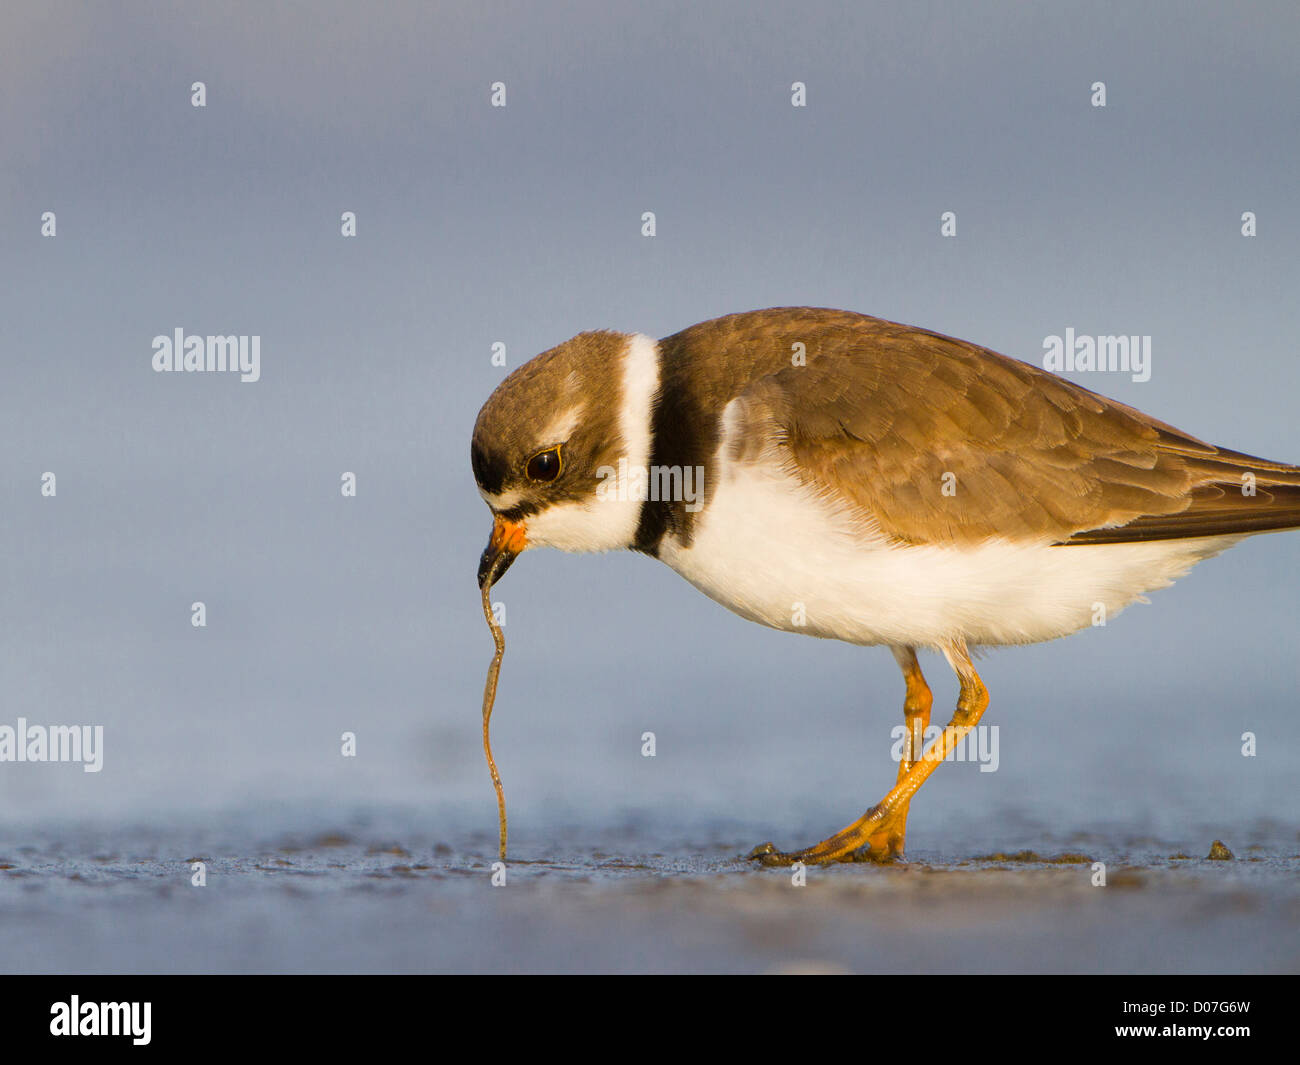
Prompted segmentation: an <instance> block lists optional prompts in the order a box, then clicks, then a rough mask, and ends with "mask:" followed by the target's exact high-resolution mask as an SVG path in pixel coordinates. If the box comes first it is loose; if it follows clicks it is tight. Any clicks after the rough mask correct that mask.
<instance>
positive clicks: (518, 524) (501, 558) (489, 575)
mask: <svg viewBox="0 0 1300 1065" xmlns="http://www.w3.org/2000/svg"><path fill="white" fill-rule="evenodd" d="M527 546H528V537H527V536H526V535H525V530H524V523H523V522H522V521H511V520H510V519H509V518H503V517H502V516H501V515H500V514H497V515H495V517H494V520H493V522H492V536H491V538H490V539H489V540H488V545H487V547H485V548H484V549H483V557H482V558H481V559H479V563H478V586H479V587H480V588H491V587H492V585H494V584H495V583H496V582H497V581H498V580H499V579H500V577H501V575H502V574H503V573H505V571H506V570H508V569H509V568H510V563H512V562H513V561H514V560H515V556H516V555H518V554H519V552H520V551H522V550H523V549H524V548H525V547H527Z"/></svg>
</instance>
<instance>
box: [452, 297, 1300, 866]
mask: <svg viewBox="0 0 1300 1065" xmlns="http://www.w3.org/2000/svg"><path fill="white" fill-rule="evenodd" d="M471 457H472V462H473V469H474V477H475V480H476V481H477V482H478V487H479V491H480V492H481V493H482V495H483V498H484V499H485V500H487V503H488V505H489V506H490V507H491V508H492V513H493V517H494V521H493V526H492V536H491V539H490V541H489V543H488V546H487V549H486V550H485V551H484V552H483V557H482V560H481V562H480V564H479V571H478V578H479V584H480V586H483V585H484V584H489V585H490V584H491V582H492V581H494V580H496V579H497V578H498V577H499V576H500V575H501V574H502V573H504V572H505V570H506V568H507V567H508V566H509V565H510V563H511V562H512V561H513V560H514V558H515V556H516V555H518V554H519V553H520V552H521V551H523V550H525V549H526V548H529V547H557V548H560V549H561V550H564V551H609V550H612V549H615V548H631V549H632V550H634V551H640V552H643V553H645V554H648V555H652V556H653V557H655V558H658V559H660V560H661V561H662V562H665V563H666V564H667V565H669V566H671V567H672V568H673V569H674V570H676V571H677V572H678V573H680V574H681V575H682V576H683V577H685V578H686V579H687V580H688V581H690V582H691V583H692V584H694V585H695V586H696V587H697V588H699V589H700V590H701V591H702V592H704V593H705V595H708V596H709V597H710V598H712V599H715V600H716V601H717V602H719V603H721V604H722V605H723V606H725V607H727V608H728V609H730V610H733V611H735V612H736V613H737V614H739V615H741V616H742V617H745V618H749V619H750V620H752V621H757V622H760V623H761V624H764V625H769V626H771V627H773V628H776V629H783V630H786V631H789V632H801V633H806V634H808V635H812V636H821V637H827V638H833V639H837V640H845V641H847V642H849V643H856V644H884V645H886V646H888V647H889V648H890V649H891V650H892V651H893V653H894V657H895V658H896V659H897V660H898V663H899V665H900V666H901V668H902V671H903V677H904V680H905V682H906V696H905V699H904V703H903V715H904V721H905V723H906V725H907V726H908V728H907V737H908V739H907V740H906V741H905V742H904V744H903V752H902V755H903V756H902V759H901V764H900V765H899V770H898V779H897V783H896V784H895V786H894V788H893V789H892V790H890V791H889V793H888V794H887V795H886V796H885V797H884V798H883V799H882V800H881V801H880V802H879V803H877V804H876V805H875V806H873V807H872V808H871V809H870V810H868V811H867V812H866V813H865V814H864V815H863V816H862V817H861V818H859V819H858V820H857V821H855V822H853V824H851V825H849V826H848V827H846V828H844V829H843V830H842V831H840V832H837V833H836V834H835V835H833V836H831V837H830V838H829V839H826V840H823V841H822V842H821V843H818V844H815V845H814V846H812V847H808V848H805V849H803V850H800V851H794V852H791V853H780V852H778V851H776V850H775V849H774V848H773V847H772V846H771V845H770V844H767V845H764V846H763V847H762V848H756V850H755V856H756V857H762V858H763V859H764V860H766V861H769V862H792V861H795V860H799V861H804V862H824V861H830V860H833V859H837V858H842V857H846V856H849V855H852V854H854V853H855V852H856V856H858V857H863V856H865V857H871V858H876V859H885V858H890V857H893V856H896V855H899V854H901V853H902V849H903V843H904V837H905V829H906V821H907V809H908V803H909V801H910V800H911V797H912V795H913V794H914V793H915V792H916V790H917V789H918V788H919V787H920V786H921V784H922V783H924V782H925V780H926V778H927V777H928V776H929V775H930V773H931V772H933V770H934V768H935V767H936V766H937V765H938V764H939V762H940V761H942V760H943V759H944V757H945V756H946V755H947V754H948V752H949V751H951V750H953V749H954V747H955V745H956V744H957V742H958V741H959V740H960V739H961V738H962V737H963V736H964V735H965V734H966V733H967V732H968V731H969V730H970V729H971V728H973V727H974V726H975V724H976V723H977V722H978V721H979V719H980V716H981V715H982V714H983V713H984V709H985V707H986V706H987V705H988V698H989V697H988V692H987V691H986V689H985V687H984V685H983V683H982V682H981V680H980V678H979V675H978V674H977V673H976V671H975V667H974V665H973V664H972V661H971V649H972V648H975V647H979V646H998V645H1004V644H1021V643H1033V642H1036V641H1039V640H1050V639H1054V638H1055V637H1058V636H1065V635H1067V634H1069V633H1072V632H1076V631H1078V630H1079V629H1083V628H1086V627H1088V626H1089V625H1093V624H1096V623H1097V619H1098V617H1099V616H1100V617H1103V618H1104V617H1111V618H1113V617H1114V615H1115V614H1116V613H1118V612H1119V611H1120V610H1122V609H1123V608H1124V607H1125V606H1127V605H1128V604H1129V603H1132V602H1133V601H1134V600H1136V599H1138V598H1140V597H1141V596H1142V595H1143V594H1144V593H1145V592H1148V591H1151V590H1152V589H1155V588H1161V587H1165V586H1167V585H1168V584H1170V583H1171V582H1172V581H1173V580H1174V579H1175V578H1177V577H1180V576H1182V575H1183V574H1184V573H1186V572H1187V571H1188V569H1190V568H1191V567H1192V566H1193V565H1194V564H1195V563H1197V562H1199V561H1200V560H1201V559H1204V558H1209V557H1211V556H1213V555H1216V554H1218V553H1219V552H1220V551H1222V550H1224V549H1225V548H1227V547H1229V546H1231V545H1232V544H1234V543H1236V542H1237V541H1238V540H1240V539H1241V538H1242V537H1243V536H1247V535H1250V534H1252V533H1260V532H1268V531H1271V530H1278V529H1288V528H1295V527H1298V526H1300V467H1296V466H1292V465H1287V464H1285V463H1280V462H1270V461H1268V460H1266V459H1261V458H1255V457H1253V456H1250V455H1244V454H1241V453H1240V452H1236V451H1229V450H1227V449H1225V448H1220V447H1215V446H1213V445H1211V444H1207V443H1205V442H1203V441H1201V440H1198V439H1196V438H1195V437H1193V436H1189V435H1187V434H1186V433H1184V432H1181V431H1180V430H1178V429H1175V428H1173V427H1172V426H1170V425H1166V424H1164V423H1163V422H1159V421H1156V420H1155V419H1154V418H1151V417H1149V416H1147V415H1145V414H1143V413H1141V412H1140V411H1138V410H1135V409H1133V408H1132V407H1128V406H1125V405H1124V404H1122V403H1117V402H1115V401H1114V400H1110V399H1106V398H1105V397H1103V396H1100V395H1098V394H1096V393H1094V392H1090V391H1088V390H1087V389H1086V388H1082V387H1080V386H1079V385H1076V384H1074V383H1072V382H1070V381H1068V380H1065V379H1063V378H1060V377H1057V376H1055V375H1054V374H1052V373H1049V372H1047V371H1046V370H1042V369H1039V368H1038V367H1035V366H1032V365H1030V364H1028V363H1024V362H1020V361H1018V360H1015V359H1011V358H1007V357H1006V356H1004V355H999V354H997V353H995V352H992V351H988V350H986V349H985V348H981V347H979V346H977V345H975V344H970V343H967V342H965V341H961V340H954V339H953V338H951V337H946V336H941V335H939V334H937V333H931V332H929V331H927V330H924V329H916V328H913V327H911V326H905V325H898V324H896V323H894V322H886V321H882V320H880V319H877V318H871V317H867V316H865V315H861V314H853V313H850V312H847V311H836V310H826V309H820V308H809V307H781V308H772V309H769V310H762V311H752V312H749V313H744V314H733V315H728V316H727V317H724V318H717V319H714V320H712V321H708V322H702V323H700V324H699V325H693V326H691V327H690V328H689V329H685V330H683V331H682V332H680V333H676V334H674V335H673V336H670V337H668V338H666V339H664V340H654V339H651V338H650V337H648V336H643V335H640V334H625V333H616V332H604V331H602V332H590V333H581V334H579V335H578V336H576V337H574V338H573V339H572V340H569V341H566V342H565V343H563V344H561V345H559V346H558V347H555V348H552V349H551V350H550V351H547V352H544V353H543V354H541V355H538V356H537V357H536V358H534V359H532V360H531V361H530V362H528V363H526V364H525V365H523V366H521V367H519V368H518V369H517V370H515V371H514V372H513V373H511V374H510V375H509V376H508V377H507V378H506V379H505V380H504V381H503V382H502V383H501V384H500V385H499V386H498V387H497V389H496V391H495V392H493V393H492V395H491V397H490V398H489V399H488V401H487V403H485V404H484V406H483V409H482V410H481V411H480V412H479V416H478V421H477V423H476V424H475V426H474V438H473V444H472V449H471ZM918 648H933V649H935V650H937V651H939V652H941V653H942V654H943V655H944V657H945V658H946V659H947V660H948V664H949V665H950V666H951V667H952V668H953V670H954V671H955V672H956V674H957V677H958V680H959V682H960V695H959V697H958V700H957V708H956V712H955V713H954V715H953V717H952V720H951V722H950V723H949V726H948V727H947V728H946V729H945V730H944V731H943V733H942V734H941V735H940V736H938V737H937V738H935V739H934V740H933V743H932V744H931V746H930V747H929V748H927V749H926V750H925V751H924V752H922V751H921V747H920V737H921V735H922V732H923V731H924V729H925V728H926V727H927V726H928V724H929V717H930V704H931V695H930V689H929V687H928V686H927V684H926V682H925V678H924V677H923V676H922V674H921V669H920V666H919V664H918V662H917V657H916V651H917V649H918Z"/></svg>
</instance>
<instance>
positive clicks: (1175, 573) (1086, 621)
mask: <svg viewBox="0 0 1300 1065" xmlns="http://www.w3.org/2000/svg"><path fill="white" fill-rule="evenodd" d="M725 454H726V449H725V447H724V448H721V449H720V450H719V455H718V461H717V462H716V463H715V465H714V467H712V468H713V469H717V470H719V472H720V478H721V479H720V482H719V483H718V484H717V486H716V491H715V493H714V495H713V498H712V500H711V501H710V503H709V505H708V507H706V508H705V510H704V511H703V512H702V513H701V514H700V515H699V520H698V521H697V523H696V525H695V530H694V537H693V540H692V543H691V544H690V546H689V547H685V546H683V545H682V544H681V543H679V542H678V541H676V540H673V539H672V538H665V539H664V541H663V542H662V544H661V546H660V553H659V557H660V558H661V559H662V560H663V561H664V562H665V563H667V564H668V565H669V566H671V567H672V568H673V569H674V570H676V571H677V572H678V573H680V574H681V575H682V576H683V577H685V578H686V579H687V580H688V581H690V582H691V583H692V584H694V585H695V586H696V587H697V588H699V589H700V590H701V591H702V592H704V594H705V595H707V596H709V597H710V598H711V599H714V600H716V601H717V602H719V603H721V604H722V605H723V606H725V607H727V608H728V609H730V610H733V611H735V612H736V613H737V614H739V615H741V616H742V617H745V618H749V619H750V620H752V621H757V622H760V623H762V624H764V625H769V626H771V627H773V628H777V629H783V630H787V631H790V632H804V633H807V634H810V635H814V636H822V637H831V638H834V639H839V640H846V641H848V642H850V643H858V644H881V643H884V644H893V645H908V644H912V645H918V646H929V647H939V646H941V645H942V644H944V643H946V642H948V641H950V640H952V639H953V638H954V637H957V636H960V637H963V638H965V640H966V641H967V643H968V644H971V645H977V644H984V645H991V644H1014V643H1033V642H1037V641H1039V640H1049V639H1053V638H1055V637H1057V636H1064V635H1066V634H1068V633H1071V632H1076V631H1078V630H1079V629H1082V628H1086V627H1087V626H1089V625H1093V624H1097V622H1098V619H1099V618H1104V619H1105V620H1110V619H1111V618H1113V617H1114V616H1115V615H1116V614H1117V613H1118V612H1119V611H1120V610H1122V609H1123V608H1124V607H1125V606H1127V605H1128V604H1130V603H1132V602H1133V601H1134V600H1136V599H1138V598H1140V597H1141V596H1142V594H1143V593H1144V592H1148V591H1151V590H1153V589H1156V588H1162V587H1165V586H1167V585H1168V584H1170V583H1172V581H1173V580H1174V579H1175V578H1177V577H1180V576H1182V574H1184V573H1186V572H1187V570H1188V569H1190V568H1191V567H1192V566H1193V565H1194V564H1195V563H1196V562H1199V561H1200V560H1201V559H1204V558H1209V557H1211V556H1213V555H1216V554H1218V553H1219V552H1220V551H1222V550H1224V549H1225V548H1227V547H1230V546H1231V545H1232V544H1234V543H1236V542H1237V541H1238V540H1239V539H1240V537H1231V536H1230V537H1215V538H1208V539H1195V540H1193V539H1186V540H1169V541H1157V542H1152V543H1145V544H1105V545H1089V546H1080V547H1055V546H1051V545H1050V544H1017V543H1011V542H1008V541H1005V540H999V541H991V542H988V543H986V544H983V545H980V546H977V547H964V548H957V547H926V546H922V547H916V546H899V545H896V544H891V543H889V542H888V541H886V540H885V539H884V538H883V537H882V536H880V535H879V534H878V533H877V534H872V533H870V532H866V533H864V532H863V530H862V529H861V527H860V522H856V521H854V520H853V519H852V518H851V517H850V515H849V514H848V512H847V510H846V509H844V508H840V507H837V506H835V505H834V504H833V503H832V502H830V501H828V500H826V499H824V498H822V497H821V496H819V495H817V494H815V493H814V492H812V491H810V490H809V489H807V488H805V487H804V486H803V485H802V484H801V483H800V482H799V481H798V480H797V478H795V477H794V476H793V475H792V474H789V473H786V472H784V471H783V470H781V469H780V468H779V467H778V466H776V465H764V464H757V463H750V464H743V465H741V464H737V465H734V466H732V467H730V468H727V466H726V464H725V462H724V461H723V456H724V455H725Z"/></svg>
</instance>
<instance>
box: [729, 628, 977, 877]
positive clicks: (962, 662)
mask: <svg viewBox="0 0 1300 1065" xmlns="http://www.w3.org/2000/svg"><path fill="white" fill-rule="evenodd" d="M943 653H944V657H945V658H947V659H948V664H949V665H950V666H952V668H953V671H954V672H955V673H956V674H957V679H958V681H959V682H960V683H961V692H960V694H959V695H958V696H957V709H956V710H955V711H954V712H953V715H952V720H951V721H949V722H948V724H947V726H946V727H945V728H944V730H943V732H942V733H941V734H940V735H939V736H937V737H936V738H935V740H934V742H933V743H931V744H930V746H929V747H927V748H926V749H925V751H924V752H922V754H921V757H920V759H919V760H918V761H916V762H914V763H913V764H912V766H911V768H910V769H908V771H907V773H906V774H905V775H904V776H903V777H902V779H901V780H899V781H898V783H897V784H895V785H894V787H893V788H892V789H890V791H889V794H887V795H886V796H885V797H884V798H883V799H881V800H880V802H878V803H876V805H875V806H873V807H872V808H871V809H870V810H868V811H867V812H866V813H865V814H863V815H862V816H861V817H860V818H858V819H857V820H856V821H854V822H853V824H851V825H848V826H847V827H845V828H843V829H841V830H840V831H839V832H836V833H835V835H833V836H831V837H830V838H828V839H824V840H822V841H821V842H820V843H817V844H814V845H813V846H811V847H805V848H804V849H803V850H800V851H792V852H789V853H782V852H780V851H778V850H777V849H776V848H775V847H773V846H772V844H770V843H765V844H763V845H762V846H761V847H755V848H754V850H753V851H752V852H750V857H751V858H756V859H758V860H759V861H761V862H763V864H765V865H790V864H791V863H793V862H808V863H812V864H820V863H822V862H832V861H835V860H836V859H837V858H840V857H843V856H844V855H846V854H849V853H851V852H852V851H855V850H858V849H859V848H860V847H865V846H869V845H870V844H871V841H872V838H873V837H874V836H879V835H881V834H882V833H883V834H885V836H886V838H887V837H888V835H889V834H890V833H895V832H897V831H898V829H897V825H898V816H899V811H900V810H906V809H907V804H908V803H909V802H910V801H911V798H912V796H913V795H915V794H916V791H917V789H918V788H920V786H921V785H922V784H924V783H925V782H926V780H927V779H928V778H929V776H930V774H931V773H933V772H934V771H935V769H936V768H937V767H938V765H939V763H940V762H942V761H943V760H944V759H945V758H947V756H948V753H949V752H950V751H952V750H954V749H955V748H956V746H957V744H958V742H960V740H961V739H962V737H963V736H965V735H966V734H967V733H968V732H970V730H971V729H973V728H974V727H975V726H976V725H977V724H979V719H980V718H981V717H982V716H983V715H984V711H985V710H986V709H987V708H988V705H989V693H988V689H987V688H985V687H984V682H983V681H982V680H980V677H979V674H978V673H976V672H975V666H974V664H973V663H972V662H971V659H970V654H969V652H968V651H967V650H966V643H965V641H964V640H957V641H954V642H953V643H950V644H948V645H946V646H945V647H944V648H943Z"/></svg>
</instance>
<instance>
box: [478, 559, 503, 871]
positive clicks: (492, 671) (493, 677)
mask: <svg viewBox="0 0 1300 1065" xmlns="http://www.w3.org/2000/svg"><path fill="white" fill-rule="evenodd" d="M491 591H492V582H491V580H489V581H487V582H486V583H485V584H484V585H483V616H484V617H485V618H487V623H488V628H489V629H490V630H491V632H492V642H493V643H495V644H496V652H495V653H494V654H493V655H492V664H491V665H490V666H488V674H487V684H485V685H484V687H483V753H484V754H485V755H487V764H488V769H489V770H490V771H491V773H492V787H494V788H495V789H496V793H497V821H498V825H499V828H500V832H501V850H500V854H501V860H502V861H505V860H506V793H505V790H504V789H503V788H502V787H501V774H500V773H498V772H497V764H496V762H495V761H494V760H493V758H492V741H491V739H490V738H489V737H488V723H489V722H490V721H491V720H492V704H493V703H495V702H496V699H497V678H498V677H499V676H500V675H501V659H502V658H503V657H505V653H506V637H505V634H504V633H503V632H502V631H501V626H500V625H498V624H497V623H496V618H494V617H493V616H492V600H491V599H490V598H489V593H490V592H491Z"/></svg>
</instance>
